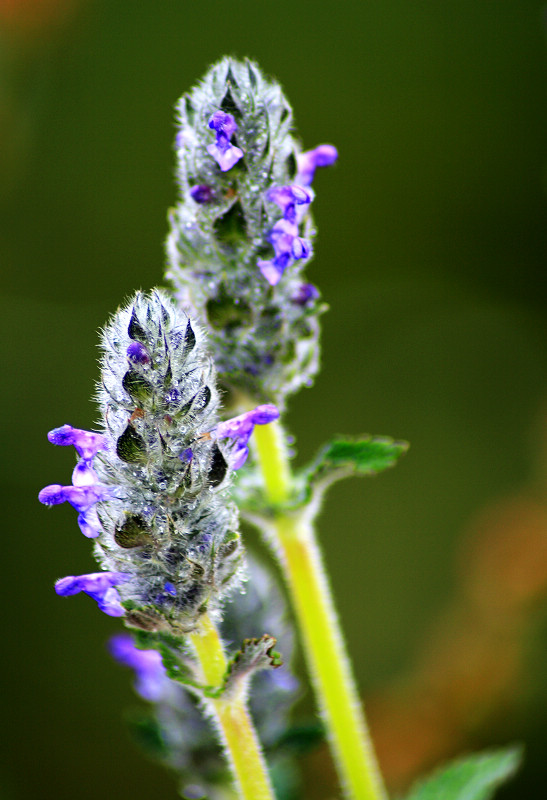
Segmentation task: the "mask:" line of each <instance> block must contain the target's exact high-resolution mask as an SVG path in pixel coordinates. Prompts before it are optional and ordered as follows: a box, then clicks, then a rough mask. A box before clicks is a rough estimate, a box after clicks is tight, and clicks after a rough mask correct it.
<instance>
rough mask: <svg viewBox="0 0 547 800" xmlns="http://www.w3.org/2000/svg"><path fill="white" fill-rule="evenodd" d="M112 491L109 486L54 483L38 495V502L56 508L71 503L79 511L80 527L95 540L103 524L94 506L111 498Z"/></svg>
mask: <svg viewBox="0 0 547 800" xmlns="http://www.w3.org/2000/svg"><path fill="white" fill-rule="evenodd" d="M111 493H112V490H111V489H110V488H109V487H107V486H98V485H84V486H61V485H60V484H58V483H53V484H51V485H50V486H46V487H45V488H44V489H42V491H41V492H40V493H39V495H38V500H39V501H40V502H41V503H43V504H44V505H45V506H56V505H59V504H60V503H70V505H71V506H72V507H73V508H75V509H76V511H78V512H79V513H78V525H79V526H80V530H81V531H82V533H83V534H84V536H87V537H88V538H91V539H94V538H96V537H97V536H100V534H101V533H102V527H101V523H100V522H99V517H98V516H97V511H96V509H95V508H93V506H94V505H95V503H98V502H99V500H106V498H107V497H110V496H111Z"/></svg>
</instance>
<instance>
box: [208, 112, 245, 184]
mask: <svg viewBox="0 0 547 800" xmlns="http://www.w3.org/2000/svg"><path fill="white" fill-rule="evenodd" d="M208 124H209V127H210V128H211V129H212V130H214V131H216V141H215V142H214V143H213V144H208V145H207V152H208V153H209V155H211V156H213V158H214V159H215V161H216V162H217V164H218V165H219V167H220V169H221V171H222V172H227V171H228V170H229V169H231V168H232V167H233V166H234V164H236V163H237V162H238V161H239V159H240V158H243V150H240V149H239V147H236V146H235V145H233V144H230V139H231V138H232V136H233V135H234V133H235V132H236V131H237V123H236V121H235V119H234V118H233V117H232V115H231V114H225V113H224V111H215V113H214V114H213V116H212V117H211V119H210V120H209V123H208Z"/></svg>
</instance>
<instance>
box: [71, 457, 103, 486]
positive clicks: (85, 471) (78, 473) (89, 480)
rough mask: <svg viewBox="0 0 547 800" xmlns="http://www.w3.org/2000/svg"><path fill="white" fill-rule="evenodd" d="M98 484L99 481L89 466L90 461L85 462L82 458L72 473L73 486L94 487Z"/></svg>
mask: <svg viewBox="0 0 547 800" xmlns="http://www.w3.org/2000/svg"><path fill="white" fill-rule="evenodd" d="M98 482H99V479H98V477H97V473H96V472H95V470H94V469H93V467H92V466H91V461H85V459H83V458H82V459H81V460H80V461H78V463H77V464H76V466H75V467H74V470H73V472H72V483H73V484H74V486H94V485H95V484H96V483H98Z"/></svg>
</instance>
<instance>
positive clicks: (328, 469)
mask: <svg viewBox="0 0 547 800" xmlns="http://www.w3.org/2000/svg"><path fill="white" fill-rule="evenodd" d="M407 450H408V443H407V442H396V441H394V440H393V439H390V438H388V437H386V436H362V437H361V438H359V439H351V438H339V439H333V440H332V441H331V442H328V443H327V444H326V445H325V446H324V447H323V448H322V449H321V450H320V451H319V453H318V454H317V456H316V457H315V459H314V460H313V461H312V463H311V464H310V465H309V466H308V467H307V468H305V469H304V470H303V471H302V472H301V473H300V475H298V477H297V482H298V483H299V485H300V488H299V491H298V495H297V497H296V502H294V503H293V505H295V506H302V505H305V504H306V503H309V502H310V500H311V498H312V496H315V498H316V499H319V498H320V497H321V495H322V494H323V492H324V491H325V489H326V488H327V487H328V486H330V485H331V484H332V483H334V482H335V481H338V480H341V479H342V478H347V477H351V476H352V475H375V474H377V473H378V472H382V471H383V470H384V469H387V468H388V467H392V466H393V465H394V464H395V463H396V462H397V460H398V459H399V458H400V457H401V456H402V455H403V454H404V453H406V451H407Z"/></svg>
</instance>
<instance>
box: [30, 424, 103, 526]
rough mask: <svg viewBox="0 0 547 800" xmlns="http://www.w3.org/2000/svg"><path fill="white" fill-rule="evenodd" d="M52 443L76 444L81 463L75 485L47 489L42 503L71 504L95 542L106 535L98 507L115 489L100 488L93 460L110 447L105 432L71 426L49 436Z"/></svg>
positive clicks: (80, 524)
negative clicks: (98, 537) (100, 451)
mask: <svg viewBox="0 0 547 800" xmlns="http://www.w3.org/2000/svg"><path fill="white" fill-rule="evenodd" d="M48 439H49V441H50V442H52V444H59V445H74V447H75V448H76V450H77V451H78V453H79V455H80V456H81V458H80V460H79V461H78V463H77V464H76V466H75V468H74V471H73V473H72V484H73V485H72V486H61V485H60V484H58V483H54V484H51V485H50V486H46V487H45V488H44V489H42V491H41V492H40V494H39V495H38V500H39V501H40V502H41V503H44V505H46V506H55V505H59V503H70V505H71V506H73V508H75V509H76V511H78V525H79V526H80V530H81V531H82V533H83V534H84V536H87V537H88V538H91V539H94V538H96V537H97V536H100V534H101V533H102V527H101V523H100V522H99V517H98V515H97V511H96V509H95V508H94V506H95V504H96V503H98V502H99V501H100V500H106V498H107V497H110V496H111V494H112V490H111V489H110V488H108V487H106V486H100V485H99V483H98V480H99V479H98V477H97V474H96V473H95V470H94V469H93V458H94V457H95V456H96V454H97V453H98V452H99V450H103V449H105V447H106V439H105V437H104V436H103V435H102V434H101V433H93V432H91V431H83V430H80V429H79V428H73V427H72V426H71V425H63V426H62V427H60V428H55V429H54V430H52V431H50V432H49V433H48Z"/></svg>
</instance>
